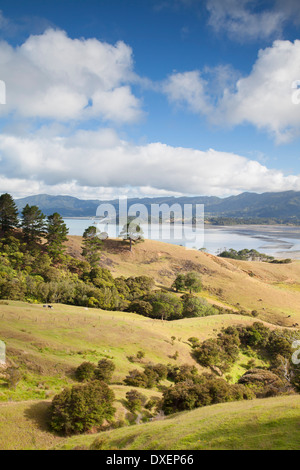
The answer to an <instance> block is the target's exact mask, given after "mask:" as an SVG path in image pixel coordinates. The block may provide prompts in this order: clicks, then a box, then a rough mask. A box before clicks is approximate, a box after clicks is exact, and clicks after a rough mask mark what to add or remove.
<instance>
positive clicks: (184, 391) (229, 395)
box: [162, 374, 254, 414]
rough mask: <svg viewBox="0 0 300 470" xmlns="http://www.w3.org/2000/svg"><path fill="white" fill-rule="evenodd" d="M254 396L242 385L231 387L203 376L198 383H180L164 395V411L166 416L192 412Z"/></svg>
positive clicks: (210, 376) (223, 382)
mask: <svg viewBox="0 0 300 470" xmlns="http://www.w3.org/2000/svg"><path fill="white" fill-rule="evenodd" d="M253 397H254V394H253V393H252V392H251V390H248V389H247V387H244V386H242V385H239V386H237V385H230V384H228V383H227V382H226V381H225V380H224V379H221V378H215V377H214V376H213V375H211V374H202V375H201V376H199V377H198V379H197V381H196V382H193V381H191V380H187V381H185V382H179V383H177V384H175V385H174V387H170V388H168V389H167V390H165V391H164V393H163V404H162V409H163V411H164V412H165V413H166V414H170V413H176V412H178V411H184V410H192V409H194V408H199V407H202V406H207V405H211V404H215V403H224V402H227V401H234V400H244V399H251V398H253Z"/></svg>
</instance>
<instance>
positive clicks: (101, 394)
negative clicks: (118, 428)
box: [50, 381, 115, 435]
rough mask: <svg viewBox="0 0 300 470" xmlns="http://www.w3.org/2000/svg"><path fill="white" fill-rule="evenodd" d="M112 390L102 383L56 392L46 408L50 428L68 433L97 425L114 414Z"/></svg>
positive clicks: (80, 431) (82, 430)
mask: <svg viewBox="0 0 300 470" xmlns="http://www.w3.org/2000/svg"><path fill="white" fill-rule="evenodd" d="M113 401H114V393H113V391H112V390H111V389H110V388H109V387H108V385H107V384H106V383H104V382H100V381H93V382H89V383H87V384H84V385H75V386H73V387H72V388H67V389H65V390H63V391H62V392H61V393H60V394H58V395H56V396H55V397H54V398H53V400H52V404H51V407H50V416H51V419H50V426H51V428H52V429H53V430H54V431H57V432H59V433H62V434H65V435H70V434H79V433H84V432H87V431H89V430H90V429H92V428H94V427H96V428H99V427H100V426H101V425H102V424H103V421H104V420H111V419H112V418H113V416H114V413H115V408H114V407H113V406H112V405H113Z"/></svg>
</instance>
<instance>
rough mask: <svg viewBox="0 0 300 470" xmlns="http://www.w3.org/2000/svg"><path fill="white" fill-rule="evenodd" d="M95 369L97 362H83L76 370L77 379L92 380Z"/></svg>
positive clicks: (80, 380)
mask: <svg viewBox="0 0 300 470" xmlns="http://www.w3.org/2000/svg"><path fill="white" fill-rule="evenodd" d="M95 369H96V366H95V364H92V363H91V362H83V363H82V364H80V366H79V367H77V369H76V371H75V376H76V379H77V380H79V382H87V381H89V380H92V379H93V378H94V372H95Z"/></svg>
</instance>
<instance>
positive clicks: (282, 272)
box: [0, 237, 300, 449]
mask: <svg viewBox="0 0 300 470" xmlns="http://www.w3.org/2000/svg"><path fill="white" fill-rule="evenodd" d="M80 245H81V239H80V237H69V240H68V243H67V247H68V251H69V252H70V253H72V254H73V255H74V256H75V257H80V250H81V248H80ZM101 263H102V264H103V265H105V266H109V268H110V269H111V271H112V273H113V275H114V276H120V275H124V276H130V275H133V276H135V275H141V274H147V275H150V276H152V277H153V278H154V279H155V281H156V285H157V287H163V288H164V289H165V290H169V289H170V285H171V283H172V282H173V280H174V278H175V276H176V274H177V273H178V272H188V271H190V270H196V271H198V272H199V273H201V277H202V280H203V285H204V290H203V291H202V292H201V293H200V294H198V295H200V296H203V297H205V298H206V300H207V301H209V302H210V303H217V304H218V305H220V306H224V307H227V308H228V309H229V311H231V312H232V313H227V314H223V315H214V316H209V317H198V318H185V319H182V320H177V321H172V322H166V321H161V320H153V319H150V318H146V317H142V316H139V315H136V314H134V313H126V312H116V311H105V310H100V309H92V308H87V307H74V306H68V305H60V304H54V305H53V308H52V309H48V308H44V307H43V305H39V304H28V303H24V302H17V301H1V302H0V339H1V340H3V341H5V343H6V346H7V360H8V365H14V366H17V367H19V369H20V371H21V373H22V380H21V381H20V382H19V384H18V386H17V388H16V390H12V389H9V388H7V386H6V384H5V381H3V380H1V375H0V449H14V448H15V449H49V448H74V447H76V446H89V445H91V444H92V442H93V441H94V439H95V438H96V437H97V436H96V435H94V434H89V435H84V436H76V437H72V438H70V439H66V438H63V437H60V436H58V435H56V434H54V433H52V432H50V431H49V428H48V425H47V415H48V410H49V404H50V402H51V399H52V398H53V396H54V395H55V394H57V393H58V392H59V391H61V390H62V389H63V388H64V387H65V386H69V385H72V384H74V383H76V382H75V378H74V370H75V368H76V367H77V366H79V365H80V364H81V363H82V362H84V361H91V362H93V363H95V364H96V363H97V362H98V361H99V360H100V359H103V358H109V359H112V360H113V361H114V363H115V365H116V370H115V373H114V375H113V379H112V388H113V390H114V392H115V395H116V401H115V407H116V409H117V418H118V419H121V420H124V418H126V416H127V413H128V411H127V410H126V408H125V407H124V398H125V394H126V391H128V390H129V389H131V388H132V387H127V386H125V385H124V383H123V380H124V378H125V376H126V375H127V374H128V372H129V371H130V370H132V369H140V370H142V366H143V364H146V363H149V362H152V363H162V364H165V365H167V364H173V365H175V364H178V365H180V364H186V363H187V364H189V365H195V366H196V367H197V368H198V370H199V372H202V371H203V370H204V369H203V368H201V367H200V366H199V365H198V364H197V363H196V362H195V360H194V359H193V357H192V356H191V347H190V345H189V342H188V339H189V338H190V337H191V336H196V337H197V338H199V339H200V340H201V341H202V340H205V339H208V338H215V337H216V336H217V334H218V332H220V331H221V329H222V328H223V327H227V326H229V325H241V326H247V325H251V324H252V323H253V322H254V321H257V318H253V317H252V316H250V313H251V311H252V310H253V309H257V311H258V319H259V320H260V321H263V322H264V323H265V325H266V326H268V327H269V328H271V329H280V328H281V327H282V326H285V327H289V328H291V329H295V328H293V324H294V322H295V321H297V320H298V321H299V318H300V297H299V296H300V288H299V277H300V263H299V262H293V263H291V264H289V265H270V264H266V263H260V262H244V261H234V260H222V259H219V258H216V257H214V256H211V255H208V254H205V253H200V252H198V251H196V250H185V249H184V248H182V247H179V246H176V245H167V244H164V243H160V242H153V241H145V242H144V243H141V244H138V245H136V246H134V248H133V251H132V252H130V251H129V250H128V247H127V246H126V244H124V243H121V242H120V241H118V240H108V241H107V242H106V243H105V244H104V247H103V252H102V259H101ZM250 273H251V275H250ZM140 350H142V351H144V353H145V357H144V359H143V360H142V362H140V363H139V362H134V363H132V359H131V358H130V356H136V354H137V352H138V351H140ZM176 351H177V353H178V358H177V359H175V358H174V354H175V353H176ZM246 360H248V359H247V358H246V357H244V356H243V355H242V354H241V355H240V358H239V361H238V362H237V363H236V365H235V366H234V370H232V371H231V375H232V377H233V381H236V380H238V378H239V377H240V376H241V375H243V374H244V373H245V371H246V366H245V362H247V361H246ZM255 360H256V365H257V366H259V365H264V363H263V362H260V360H259V359H255ZM266 365H267V364H266ZM140 391H141V392H142V393H143V394H146V395H147V397H150V396H153V395H157V396H160V392H159V390H156V389H154V390H145V389H140ZM299 408H300V407H299V396H298V395H291V396H283V397H277V398H269V399H263V400H253V401H250V402H248V401H243V402H232V403H226V404H220V405H213V406H209V407H205V408H202V409H197V410H194V411H191V412H187V413H181V414H176V415H172V416H171V417H168V418H166V419H163V420H160V421H153V422H149V423H147V424H139V425H132V426H128V427H122V428H121V429H115V430H112V431H106V432H105V433H101V437H105V438H107V442H106V444H105V445H106V447H108V448H111V449H118V448H125V449H146V448H151V449H158V448H160V449H204V448H205V449H211V448H212V449H218V448H220V449H223V448H224V449H237V448H240V449H244V448H245V449H246V448H250V449H254V448H270V449H271V448H274V449H277V448H278V449H281V448H284V449H288V448H297V447H299ZM243 436H246V438H245V437H243Z"/></svg>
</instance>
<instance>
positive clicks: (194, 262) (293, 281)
mask: <svg viewBox="0 0 300 470" xmlns="http://www.w3.org/2000/svg"><path fill="white" fill-rule="evenodd" d="M80 246H81V237H75V236H72V237H69V242H68V251H69V253H71V254H73V255H75V256H80V253H81V248H80ZM102 264H103V266H105V267H108V268H109V269H110V270H111V271H112V273H113V275H114V276H121V275H123V276H137V275H142V274H146V275H148V276H152V277H153V278H154V279H155V280H156V282H157V284H158V285H162V286H165V287H170V285H171V284H172V282H173V280H174V279H175V277H176V275H177V274H178V273H179V272H187V271H191V270H193V271H198V272H199V273H201V276H202V280H203V286H204V289H205V291H204V292H203V293H201V295H204V296H205V297H206V298H207V300H209V301H210V302H211V303H219V304H220V305H224V306H226V307H228V306H229V307H231V308H232V309H233V310H246V311H247V312H249V313H250V312H251V311H252V310H257V311H258V312H259V318H260V319H262V320H265V321H268V322H270V323H274V324H277V325H282V326H286V327H292V325H293V324H295V323H299V325H300V261H293V262H292V263H291V264H286V265H278V264H269V263H262V262H249V261H236V260H230V259H224V258H218V257H216V256H212V255H209V254H207V253H202V252H199V251H197V250H186V249H185V248H183V247H180V246H177V245H171V244H167V243H162V242H157V241H152V240H145V242H143V243H140V244H137V245H135V246H134V248H133V251H132V252H130V251H129V249H128V247H127V246H126V244H124V242H122V241H119V240H107V241H106V242H105V243H104V247H103V254H102Z"/></svg>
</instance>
